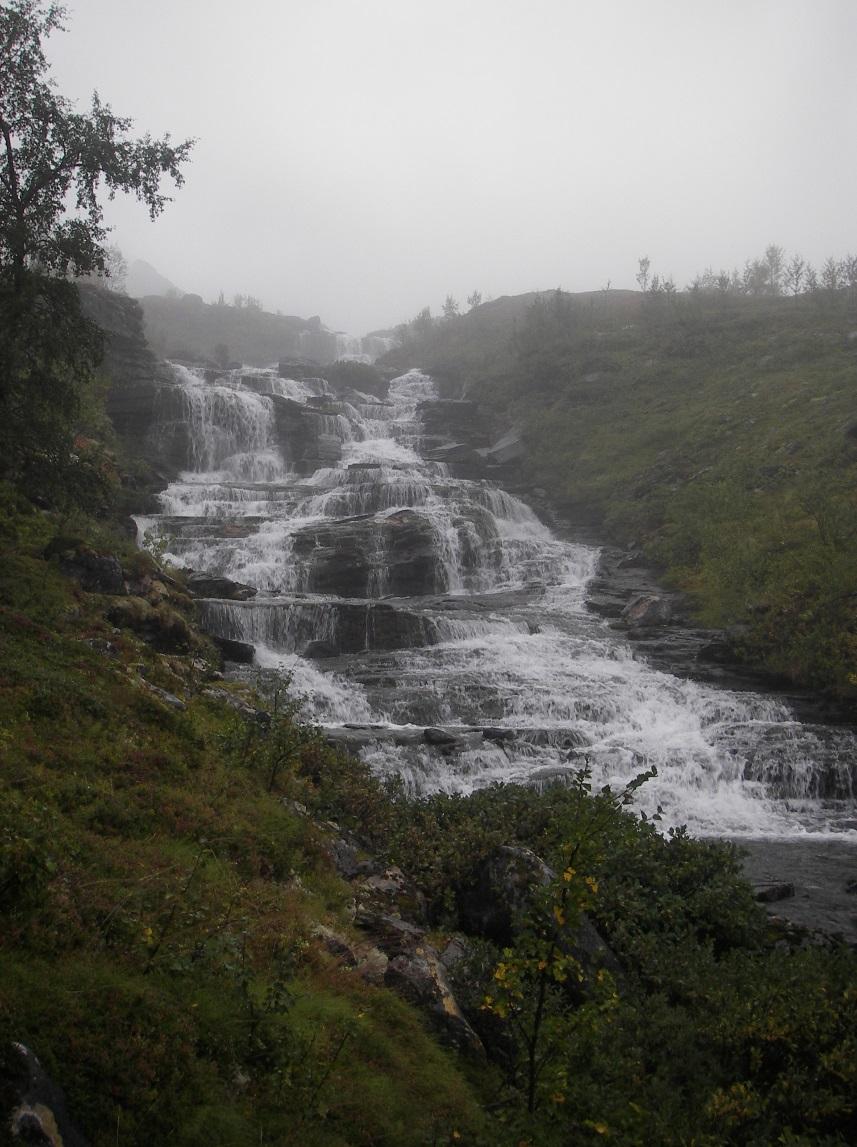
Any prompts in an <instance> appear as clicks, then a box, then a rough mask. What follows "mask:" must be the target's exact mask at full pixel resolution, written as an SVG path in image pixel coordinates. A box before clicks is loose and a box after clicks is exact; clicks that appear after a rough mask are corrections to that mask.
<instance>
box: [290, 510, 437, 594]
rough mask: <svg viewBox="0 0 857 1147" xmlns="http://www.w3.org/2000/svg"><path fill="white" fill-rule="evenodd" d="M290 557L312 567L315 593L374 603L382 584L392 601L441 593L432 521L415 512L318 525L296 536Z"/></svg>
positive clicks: (312, 589) (310, 587)
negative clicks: (382, 583)
mask: <svg viewBox="0 0 857 1147" xmlns="http://www.w3.org/2000/svg"><path fill="white" fill-rule="evenodd" d="M294 553H295V556H296V557H298V558H300V559H301V560H302V561H304V562H307V563H309V564H310V566H311V572H310V576H309V584H308V586H307V588H308V589H310V590H311V591H312V592H314V593H322V594H334V595H337V596H340V597H352V598H353V597H362V598H365V597H373V596H376V592H377V586H378V582H379V580H380V579H382V578H383V579H384V581H385V583H386V584H385V585H384V591H385V592H387V593H390V594H393V595H396V596H412V595H414V596H416V595H421V594H430V593H437V592H440V591H441V590H442V589H444V588H445V587H444V585H443V574H442V570H441V569H440V566H439V562H438V554H437V546H436V543H435V534H434V530H433V528H432V524H431V521H430V520H429V518H428V517H427V516H426V515H424V514H420V513H418V512H417V511H415V510H401V511H400V512H399V513H396V514H390V515H388V516H387V517H386V518H375V517H373V516H371V515H364V516H360V517H357V518H347V519H340V520H338V521H330V522H320V523H319V524H317V525H314V526H312V527H310V528H308V529H306V530H301V531H300V533H298V534H296V535H295V541H294Z"/></svg>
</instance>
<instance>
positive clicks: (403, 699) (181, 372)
mask: <svg viewBox="0 0 857 1147" xmlns="http://www.w3.org/2000/svg"><path fill="white" fill-rule="evenodd" d="M175 370H176V374H177V385H178V386H179V387H180V389H181V395H182V404H183V406H182V409H183V412H184V413H183V419H184V422H185V431H186V435H187V443H188V446H187V454H188V458H187V462H188V467H189V468H188V470H187V471H185V472H184V473H182V474H181V476H180V478H179V480H178V481H176V482H174V483H173V484H172V485H170V486H169V488H168V489H167V490H166V491H165V492H164V493H163V495H162V496H161V502H162V507H163V513H162V514H161V515H160V516H159V517H157V518H151V519H146V520H145V521H143V520H141V526H142V527H143V528H144V529H150V530H152V531H154V532H155V533H160V534H161V535H162V536H163V537H164V538H165V541H166V548H167V558H168V559H169V560H171V561H172V562H174V563H175V564H177V565H184V566H189V567H192V568H194V569H197V570H205V571H210V572H213V573H218V574H223V575H225V576H227V577H229V578H232V579H234V580H236V581H239V582H244V583H248V584H250V585H253V586H255V587H257V589H258V594H257V596H256V597H255V598H254V599H252V600H250V601H244V602H233V601H221V600H206V601H205V602H203V610H204V615H205V618H206V622H207V625H208V627H209V629H210V630H211V631H212V632H214V633H217V634H218V635H220V636H223V637H229V638H232V639H239V640H243V641H247V642H251V643H253V644H254V645H255V647H256V660H257V664H258V665H259V666H263V667H267V668H279V669H282V670H283V671H284V672H285V673H288V674H289V675H290V677H291V686H290V688H291V690H292V692H293V693H297V694H300V695H302V696H303V698H304V702H303V712H304V714H305V716H306V717H307V718H309V719H311V720H313V721H315V722H317V723H318V724H320V725H322V726H324V727H325V728H326V729H327V730H328V732H329V735H330V736H332V737H334V738H340V739H342V740H343V741H344V742H345V743H348V744H350V745H351V746H353V747H356V748H358V749H359V751H360V753H361V755H362V756H363V757H364V759H365V760H366V761H368V762H369V763H370V764H371V765H372V767H373V768H374V769H376V770H377V771H378V772H379V773H381V774H384V775H387V774H391V773H394V772H395V773H399V774H400V775H402V776H403V778H404V780H405V782H406V784H407V785H408V786H409V787H411V788H412V789H413V790H414V791H419V792H428V791H434V790H448V791H455V790H457V791H468V790H471V789H474V788H478V787H480V786H483V785H487V784H490V783H492V782H495V781H513V782H539V781H545V780H549V779H555V778H557V777H560V776H562V775H563V774H567V773H568V772H569V771H571V770H575V769H579V768H580V767H581V766H582V765H583V764H588V765H589V767H590V768H591V769H592V775H593V783H594V784H595V785H597V786H599V787H600V786H601V785H606V784H609V785H611V786H614V787H619V786H622V785H624V784H625V783H626V782H627V781H628V780H630V779H631V778H633V777H634V776H635V775H637V774H638V773H640V772H642V771H643V770H645V769H648V768H650V767H652V766H656V767H657V770H658V776H657V778H656V779H653V780H650V781H648V782H647V783H646V784H645V785H644V786H643V787H642V788H641V790H640V791H639V794H638V798H639V799H638V802H637V803H638V805H639V807H640V808H642V809H644V810H645V811H646V812H647V813H648V814H654V813H656V812H657V810H658V809H659V808H660V809H661V810H662V824H663V825H664V826H669V825H678V824H687V825H688V827H689V828H690V829H691V831H692V832H694V833H696V834H715V835H722V836H731V837H740V836H776V837H789V836H797V835H801V834H806V833H816V834H824V835H838V836H840V837H843V838H848V837H851V838H853V839H857V808H855V800H854V777H855V775H857V764H855V761H857V752H855V748H857V746H855V741H854V737H853V734H852V733H851V732H850V731H848V730H838V729H832V728H828V727H824V726H811V725H806V724H801V723H800V722H798V721H797V720H795V719H794V717H793V715H792V714H791V713H790V711H789V710H788V708H787V707H786V706H785V705H784V704H783V703H782V702H780V701H779V700H777V699H773V698H769V697H765V696H761V695H757V694H752V693H746V692H740V693H739V692H730V691H727V690H723V689H718V688H715V687H712V686H709V685H704V684H699V683H696V682H693V681H688V680H681V679H679V678H677V677H674V676H672V675H670V674H668V673H664V672H661V671H658V670H656V669H654V668H652V667H651V666H650V665H648V664H647V663H646V662H645V661H644V660H640V659H638V658H637V657H635V655H634V653H633V651H632V650H631V649H630V648H629V646H628V645H627V644H626V643H625V642H624V641H623V640H622V638H621V636H620V635H619V634H617V633H616V632H615V631H613V630H611V629H610V628H609V627H608V626H607V625H606V623H605V622H604V621H602V620H600V619H599V618H597V617H596V616H595V615H593V614H592V613H591V612H590V611H589V610H587V608H586V587H587V582H588V580H589V579H590V578H591V576H592V575H593V573H594V571H595V568H596V563H597V558H598V552H597V550H596V549H594V548H592V547H590V546H585V545H579V544H573V543H569V542H566V541H563V540H561V539H559V538H557V537H556V536H555V535H554V534H553V533H552V532H551V531H550V530H549V529H548V528H547V527H546V526H545V525H544V524H542V523H541V522H540V521H539V519H538V518H537V517H536V515H535V514H534V513H533V512H532V510H531V509H530V508H529V507H527V506H526V505H525V504H524V503H523V502H522V501H520V500H519V499H518V498H515V497H513V496H512V495H510V494H508V493H506V492H504V491H503V490H501V489H499V488H498V487H496V486H495V485H494V484H492V483H490V482H488V481H485V480H478V481H474V480H465V479H462V478H455V477H452V476H451V475H450V467H448V466H447V465H445V464H443V463H440V462H432V461H428V460H427V459H426V458H425V456H424V455H425V450H424V435H423V429H422V426H421V422H420V417H419V407H420V404H421V403H423V402H426V401H431V400H432V399H433V398H434V397H435V391H434V385H433V383H432V381H431V379H429V378H428V377H426V376H425V375H423V374H421V373H419V372H418V371H410V372H409V373H407V374H405V375H402V376H401V377H400V378H398V379H396V380H394V381H393V383H392V384H391V386H390V391H389V396H388V398H387V400H386V401H384V402H381V401H379V400H377V399H374V398H372V397H371V396H368V395H361V394H358V393H356V392H353V391H352V392H348V393H344V394H339V395H334V394H333V393H332V392H331V391H330V389H329V388H328V386H327V384H326V383H325V382H323V380H320V379H310V380H303V381H295V380H290V379H282V378H279V377H278V376H277V374H276V372H274V371H268V372H260V371H252V372H251V371H248V370H244V371H236V372H233V373H232V374H231V375H229V376H226V377H221V378H219V379H217V380H216V381H213V382H206V381H204V379H203V377H202V376H201V375H197V374H195V373H192V372H190V371H188V370H185V369H183V368H181V367H176V368H175ZM290 418H291V419H294V420H296V422H297V421H301V420H302V423H301V424H304V423H308V424H311V426H312V428H313V433H314V434H315V436H316V445H315V454H314V455H313V453H312V450H310V451H309V453H308V452H307V450H304V453H303V459H302V461H300V462H299V463H295V461H294V460H293V459H292V460H289V447H288V446H287V447H286V448H285V449H284V446H283V441H284V434H285V435H286V438H287V439H288V440H289V441H292V440H291V439H289V433H290V431H289V427H290V421H289V420H290ZM292 450H293V446H292ZM293 452H294V450H293ZM427 728H428V729H429V732H428V734H427V733H426V731H425V730H426V729H427Z"/></svg>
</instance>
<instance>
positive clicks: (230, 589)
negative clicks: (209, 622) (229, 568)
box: [187, 570, 258, 601]
mask: <svg viewBox="0 0 857 1147" xmlns="http://www.w3.org/2000/svg"><path fill="white" fill-rule="evenodd" d="M187 588H188V592H189V593H191V594H192V595H193V597H218V598H223V599H225V600H226V601H248V600H249V599H250V598H251V597H255V596H256V594H257V592H258V591H257V590H256V588H255V586H252V585H245V584H244V583H243V582H240V581H233V580H232V579H231V578H228V577H222V576H220V575H219V574H210V573H205V572H204V571H202V570H199V571H196V572H194V573H191V574H189V575H188V577H187Z"/></svg>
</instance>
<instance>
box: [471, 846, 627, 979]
mask: <svg viewBox="0 0 857 1147" xmlns="http://www.w3.org/2000/svg"><path fill="white" fill-rule="evenodd" d="M555 877H556V874H555V873H554V871H553V870H552V869H551V868H549V867H548V865H546V864H545V862H544V861H543V860H542V859H541V857H539V856H537V855H536V854H535V853H534V852H533V851H532V850H531V849H529V848H522V847H520V846H518V845H501V846H500V847H498V848H496V849H494V851H493V852H492V853H490V854H489V855H488V856H487V857H485V859H484V860H482V861H481V862H480V863H479V864H478V865H477V866H476V868H475V869H474V870H473V872H472V873H471V874H470V877H469V879H468V880H467V881H466V882H465V883H464V884H463V885H462V886H461V887H460V888H459V889H458V893H457V902H458V914H459V922H460V923H461V926H462V927H463V929H464V930H465V932H468V933H471V934H473V935H477V936H484V937H486V938H488V939H489V940H493V941H494V942H495V943H496V944H498V945H500V946H501V947H506V946H509V945H511V944H512V943H514V939H515V936H516V934H517V933H518V931H519V930H520V929H521V928H522V927H525V926H526V924H527V917H528V915H530V914H531V913H532V912H533V910H534V908H536V906H537V903H538V893H539V891H540V890H541V889H543V888H546V887H547V886H548V885H549V884H550V883H551V881H553V880H554V879H555ZM556 942H557V944H558V945H559V946H560V947H561V948H563V949H564V950H566V951H568V952H569V954H570V955H572V956H573V957H574V958H575V959H576V960H577V961H578V963H579V964H580V966H581V968H582V970H583V973H584V975H585V976H586V977H589V976H591V975H592V974H593V973H595V972H596V971H598V970H599V969H601V968H604V969H606V970H607V971H609V972H610V973H611V974H612V975H613V976H614V977H617V978H620V977H621V975H622V969H621V966H620V964H619V961H618V960H617V958H616V956H615V955H614V953H613V952H612V950H611V949H610V946H609V945H608V944H607V942H606V941H605V940H604V939H603V937H602V936H601V934H600V933H599V931H598V929H597V928H596V927H595V925H594V924H593V922H592V921H591V920H590V919H589V917H587V916H586V915H583V916H581V918H580V919H579V920H578V921H577V925H576V927H575V929H574V933H573V935H571V936H570V937H568V938H564V937H563V936H561V935H559V934H558V935H557V940H556Z"/></svg>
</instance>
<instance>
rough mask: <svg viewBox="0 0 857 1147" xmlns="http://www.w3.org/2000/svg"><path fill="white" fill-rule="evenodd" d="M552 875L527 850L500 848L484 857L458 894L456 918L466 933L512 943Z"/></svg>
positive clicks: (510, 846)
mask: <svg viewBox="0 0 857 1147" xmlns="http://www.w3.org/2000/svg"><path fill="white" fill-rule="evenodd" d="M553 875H554V874H553V872H552V871H551V869H550V868H548V866H547V865H546V864H545V863H544V861H543V860H541V859H540V858H539V857H538V856H536V854H535V853H534V852H533V851H532V850H531V849H529V848H520V847H517V846H513V845H502V846H501V847H499V848H497V849H495V850H494V852H492V853H491V854H490V855H489V856H488V857H486V858H485V859H484V860H483V861H481V862H480V864H478V865H477V867H476V868H475V869H474V870H473V872H472V873H471V874H470V878H469V879H468V881H467V882H466V883H465V884H464V885H463V886H462V887H461V888H460V889H459V891H458V897H457V901H458V916H459V920H460V922H461V926H462V927H463V929H464V930H465V932H469V933H472V934H473V935H475V936H485V937H487V938H488V939H489V940H493V941H494V942H495V943H496V944H499V945H501V946H506V945H509V944H511V943H512V940H513V937H514V933H515V931H516V927H517V925H518V924H519V923H520V921H521V918H522V917H523V916H524V915H525V913H526V912H527V911H529V910H530V909H531V908H532V905H533V896H534V894H535V892H536V891H537V890H538V889H539V888H544V887H546V886H547V885H548V884H549V883H550V882H551V880H552V879H553Z"/></svg>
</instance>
